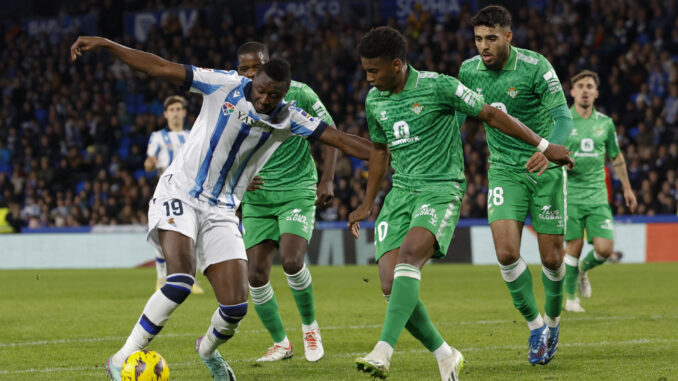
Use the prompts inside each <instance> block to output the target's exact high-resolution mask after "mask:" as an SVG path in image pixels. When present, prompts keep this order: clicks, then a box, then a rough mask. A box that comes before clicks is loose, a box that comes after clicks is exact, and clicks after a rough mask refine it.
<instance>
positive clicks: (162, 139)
mask: <svg viewBox="0 0 678 381" xmlns="http://www.w3.org/2000/svg"><path fill="white" fill-rule="evenodd" d="M163 106H164V109H165V111H164V112H163V114H162V115H163V116H164V117H165V119H166V120H167V127H166V128H163V129H162V130H160V131H154V132H153V133H151V136H150V138H149V139H148V148H147V149H146V161H144V169H145V170H146V172H153V171H155V170H157V171H158V175H162V173H163V171H165V169H167V167H169V165H170V164H171V163H172V160H174V158H175V157H176V155H177V154H178V153H179V150H180V149H181V147H183V145H184V143H186V139H188V130H184V118H186V99H184V97H182V96H179V95H172V96H170V97H167V99H165V103H164V105H163ZM155 272H156V281H155V289H156V291H157V290H159V289H160V287H162V286H164V285H165V278H167V266H166V265H165V258H163V256H162V251H160V250H156V251H155ZM193 293H194V294H202V293H204V291H203V290H202V288H200V285H198V281H197V280H196V281H195V283H193Z"/></svg>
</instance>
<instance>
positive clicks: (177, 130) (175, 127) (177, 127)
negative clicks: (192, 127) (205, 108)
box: [167, 124, 184, 132]
mask: <svg viewBox="0 0 678 381" xmlns="http://www.w3.org/2000/svg"><path fill="white" fill-rule="evenodd" d="M167 127H168V128H169V129H170V131H174V132H181V131H183V130H184V126H182V125H181V124H179V125H176V126H173V125H171V124H167Z"/></svg>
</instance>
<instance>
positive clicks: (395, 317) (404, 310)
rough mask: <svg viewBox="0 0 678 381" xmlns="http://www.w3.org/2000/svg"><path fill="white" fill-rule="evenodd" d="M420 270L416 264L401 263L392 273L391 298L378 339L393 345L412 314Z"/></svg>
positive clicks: (417, 290)
mask: <svg viewBox="0 0 678 381" xmlns="http://www.w3.org/2000/svg"><path fill="white" fill-rule="evenodd" d="M420 280H421V272H420V271H419V269H418V268H417V267H416V266H412V265H408V264H405V263H401V264H399V265H396V267H395V270H394V273H393V287H392V288H391V298H390V300H389V302H388V307H387V308H386V318H385V319H384V327H383V329H382V331H381V338H380V339H379V340H380V341H383V342H386V343H388V344H389V345H390V346H391V347H395V345H396V343H397V342H398V338H399V337H400V333H401V332H402V330H403V328H405V325H406V324H407V321H408V320H409V319H410V316H411V315H412V311H414V309H415V307H416V305H417V302H418V301H419V284H420Z"/></svg>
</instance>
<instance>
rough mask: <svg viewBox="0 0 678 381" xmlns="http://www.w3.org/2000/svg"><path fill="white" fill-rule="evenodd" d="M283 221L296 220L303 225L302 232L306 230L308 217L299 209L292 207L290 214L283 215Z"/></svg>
mask: <svg viewBox="0 0 678 381" xmlns="http://www.w3.org/2000/svg"><path fill="white" fill-rule="evenodd" d="M285 221H293V222H298V223H300V224H302V225H304V226H303V227H302V230H303V231H304V232H308V218H307V217H306V216H304V215H303V214H301V209H292V211H290V214H289V215H288V216H287V217H285Z"/></svg>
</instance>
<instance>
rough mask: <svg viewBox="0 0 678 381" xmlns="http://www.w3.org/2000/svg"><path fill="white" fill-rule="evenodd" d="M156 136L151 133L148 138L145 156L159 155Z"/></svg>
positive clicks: (154, 133) (158, 143) (158, 144)
mask: <svg viewBox="0 0 678 381" xmlns="http://www.w3.org/2000/svg"><path fill="white" fill-rule="evenodd" d="M157 138H158V134H157V133H156V132H153V133H151V136H150V137H149V138H148V148H147V149H146V156H155V157H158V154H159V153H160V142H158V139H157Z"/></svg>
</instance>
